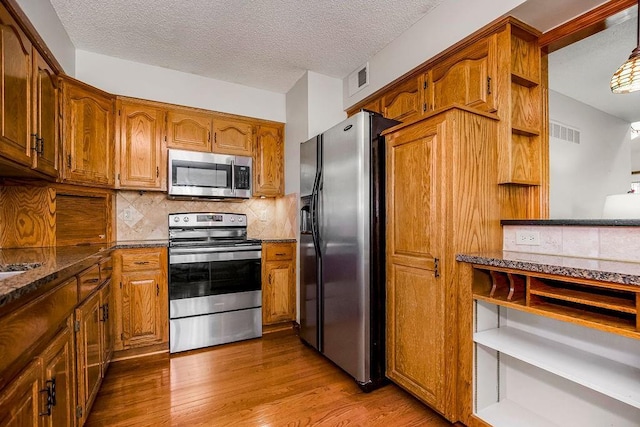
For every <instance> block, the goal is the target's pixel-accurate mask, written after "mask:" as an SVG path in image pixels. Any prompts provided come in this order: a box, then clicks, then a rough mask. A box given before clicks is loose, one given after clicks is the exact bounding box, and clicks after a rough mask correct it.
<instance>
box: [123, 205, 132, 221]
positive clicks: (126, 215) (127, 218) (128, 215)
mask: <svg viewBox="0 0 640 427" xmlns="http://www.w3.org/2000/svg"><path fill="white" fill-rule="evenodd" d="M122 219H124V220H125V221H131V209H129V208H126V209H124V210H123V211H122Z"/></svg>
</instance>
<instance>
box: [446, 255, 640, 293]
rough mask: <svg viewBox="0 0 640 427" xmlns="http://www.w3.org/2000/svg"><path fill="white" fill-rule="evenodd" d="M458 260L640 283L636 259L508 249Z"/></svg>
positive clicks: (563, 274)
mask: <svg viewBox="0 0 640 427" xmlns="http://www.w3.org/2000/svg"><path fill="white" fill-rule="evenodd" d="M456 260H458V261H462V262H468V263H471V264H479V265H487V266H493V267H502V268H513V269H517V270H524V271H531V272H537V273H547V274H556V275H558V276H566V277H576V278H581V279H591V280H599V281H603V282H611V283H621V284H625V285H638V286H640V263H635V262H621V261H608V260H601V259H592V258H573V257H565V256H557V255H542V254H530V253H522V252H508V251H503V252H488V253H479V254H459V255H457V256H456Z"/></svg>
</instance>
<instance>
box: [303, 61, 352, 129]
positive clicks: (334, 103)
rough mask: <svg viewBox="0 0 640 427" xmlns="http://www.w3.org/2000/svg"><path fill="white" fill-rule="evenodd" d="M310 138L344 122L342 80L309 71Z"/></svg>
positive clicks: (345, 114)
mask: <svg viewBox="0 0 640 427" xmlns="http://www.w3.org/2000/svg"><path fill="white" fill-rule="evenodd" d="M307 75H308V76H309V77H308V79H309V138H311V137H312V136H314V135H317V134H319V133H322V132H324V131H325V130H327V129H329V128H330V127H332V126H333V125H336V124H338V123H340V122H341V121H343V120H344V119H345V118H346V117H347V113H345V112H344V109H343V108H342V80H340V79H336V78H333V77H328V76H325V75H323V74H318V73H314V72H313V71H308V72H307Z"/></svg>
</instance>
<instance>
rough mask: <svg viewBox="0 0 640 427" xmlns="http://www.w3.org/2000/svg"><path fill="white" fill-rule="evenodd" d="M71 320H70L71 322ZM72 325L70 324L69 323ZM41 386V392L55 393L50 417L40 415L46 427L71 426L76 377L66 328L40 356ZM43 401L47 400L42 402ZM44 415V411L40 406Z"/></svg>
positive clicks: (70, 339)
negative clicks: (42, 375) (41, 369)
mask: <svg viewBox="0 0 640 427" xmlns="http://www.w3.org/2000/svg"><path fill="white" fill-rule="evenodd" d="M70 320H71V319H70ZM69 323H72V322H69ZM42 359H43V366H44V384H43V387H42V389H43V390H46V389H47V388H48V389H49V390H52V391H54V390H55V400H54V401H53V406H51V407H50V408H49V411H48V412H50V414H49V415H47V416H43V417H42V419H43V421H44V425H45V426H50V427H64V426H68V427H71V426H73V425H74V420H75V411H74V407H75V395H74V393H73V391H74V390H75V378H74V376H73V372H74V371H73V363H74V361H75V358H74V353H73V336H72V334H71V330H70V328H69V326H67V327H66V328H65V329H63V331H62V332H60V333H59V334H58V335H57V336H56V338H55V339H54V340H53V341H52V342H51V344H50V345H49V347H48V348H47V349H46V350H45V351H44V352H43V353H42ZM45 400H46V399H45ZM42 411H43V412H47V406H46V404H43V409H42Z"/></svg>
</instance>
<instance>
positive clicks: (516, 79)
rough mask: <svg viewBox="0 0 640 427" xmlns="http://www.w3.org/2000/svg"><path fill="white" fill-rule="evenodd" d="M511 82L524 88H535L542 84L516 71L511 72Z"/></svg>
mask: <svg viewBox="0 0 640 427" xmlns="http://www.w3.org/2000/svg"><path fill="white" fill-rule="evenodd" d="M511 82H513V83H515V84H518V85H520V86H524V87H535V86H538V85H539V84H540V83H539V82H538V81H536V80H533V79H531V78H529V77H526V76H524V75H522V74H519V73H516V72H514V71H512V72H511Z"/></svg>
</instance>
